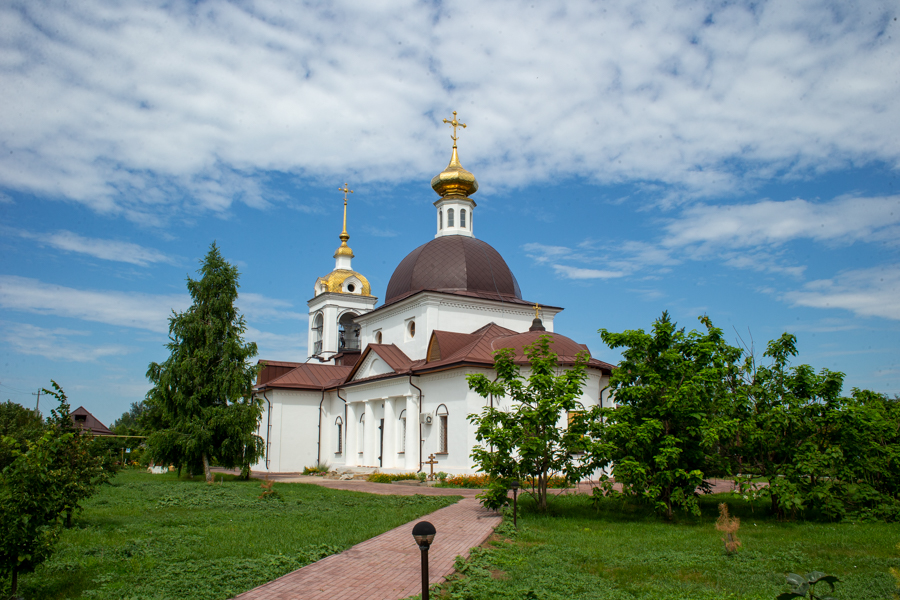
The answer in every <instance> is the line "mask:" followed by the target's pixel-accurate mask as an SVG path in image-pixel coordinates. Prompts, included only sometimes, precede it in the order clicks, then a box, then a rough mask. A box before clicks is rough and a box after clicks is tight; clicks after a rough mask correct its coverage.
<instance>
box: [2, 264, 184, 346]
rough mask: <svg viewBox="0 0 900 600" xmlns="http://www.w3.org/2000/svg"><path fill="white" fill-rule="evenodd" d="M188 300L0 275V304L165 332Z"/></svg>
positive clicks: (10, 308) (174, 296)
mask: <svg viewBox="0 0 900 600" xmlns="http://www.w3.org/2000/svg"><path fill="white" fill-rule="evenodd" d="M190 303H191V301H190V297H189V296H188V295H186V294H172V295H154V294H141V293H126V292H113V291H108V290H78V289H74V288H69V287H64V286H60V285H53V284H49V283H43V282H41V281H38V280H36V279H30V278H28V277H16V276H12V275H0V307H3V308H6V309H9V310H18V311H24V312H30V313H36V314H42V315H55V316H60V317H70V318H74V319H81V320H84V321H94V322H97V323H106V324H108V325H116V326H124V327H135V328H138V329H146V330H149V331H153V332H161V333H165V332H167V331H168V330H169V326H168V318H169V315H170V314H171V312H172V310H173V309H174V310H185V309H186V308H187V307H188V306H190Z"/></svg>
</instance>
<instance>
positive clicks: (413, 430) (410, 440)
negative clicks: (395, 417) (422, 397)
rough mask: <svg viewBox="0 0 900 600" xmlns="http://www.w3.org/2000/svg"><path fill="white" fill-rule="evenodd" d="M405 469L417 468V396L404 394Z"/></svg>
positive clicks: (414, 469)
mask: <svg viewBox="0 0 900 600" xmlns="http://www.w3.org/2000/svg"><path fill="white" fill-rule="evenodd" d="M405 456H406V469H407V470H409V471H417V470H418V469H419V405H418V396H414V395H413V394H408V395H407V396H406V454H405Z"/></svg>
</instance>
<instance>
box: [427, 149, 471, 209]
mask: <svg viewBox="0 0 900 600" xmlns="http://www.w3.org/2000/svg"><path fill="white" fill-rule="evenodd" d="M431 187H432V188H434V191H435V192H437V193H438V194H439V195H440V196H441V197H442V198H446V197H447V196H464V197H468V196H469V194H474V193H475V192H477V191H478V182H477V181H476V180H475V176H474V175H472V174H471V173H470V172H468V171H466V170H465V169H464V168H463V166H462V165H461V164H459V156H458V155H457V153H456V144H455V143H454V145H453V154H452V155H451V157H450V164H449V165H447V168H446V169H444V170H443V171H441V172H440V173H439V174H437V175H435V176H434V179H432V180H431Z"/></svg>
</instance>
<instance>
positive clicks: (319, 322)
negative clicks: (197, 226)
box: [312, 313, 325, 356]
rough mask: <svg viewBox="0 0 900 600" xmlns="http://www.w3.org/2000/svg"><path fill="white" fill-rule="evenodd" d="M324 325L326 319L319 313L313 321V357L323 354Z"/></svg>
mask: <svg viewBox="0 0 900 600" xmlns="http://www.w3.org/2000/svg"><path fill="white" fill-rule="evenodd" d="M324 325H325V319H324V318H323V317H322V313H319V314H318V315H316V318H315V320H314V321H313V351H312V355H313V356H318V355H319V354H322V329H323V327H324Z"/></svg>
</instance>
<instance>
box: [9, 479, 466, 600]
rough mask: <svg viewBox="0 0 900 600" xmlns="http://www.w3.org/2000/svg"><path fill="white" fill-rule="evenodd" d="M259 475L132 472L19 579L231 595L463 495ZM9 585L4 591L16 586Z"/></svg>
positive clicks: (38, 589)
mask: <svg viewBox="0 0 900 600" xmlns="http://www.w3.org/2000/svg"><path fill="white" fill-rule="evenodd" d="M273 489H274V490H275V491H277V492H278V495H280V499H264V500H260V499H259V498H258V497H259V495H260V494H261V493H262V492H263V491H264V490H262V489H261V488H260V482H259V481H249V482H241V481H236V480H234V478H231V477H228V476H226V479H225V482H224V484H216V485H211V486H210V485H206V484H205V483H204V482H203V481H202V478H199V477H198V478H196V479H194V480H192V481H191V480H185V479H182V480H178V479H177V478H176V477H175V475H174V474H167V475H149V474H147V473H144V472H138V471H125V472H122V473H120V474H119V475H117V476H116V477H115V478H114V479H113V481H112V482H111V485H107V486H103V487H102V488H101V490H100V491H99V492H98V493H97V494H96V495H95V496H94V497H93V498H91V499H90V500H89V501H87V502H85V503H84V509H85V510H84V512H83V513H81V515H80V516H79V517H78V518H77V520H76V523H75V526H74V527H73V528H72V529H70V530H66V531H65V532H64V533H63V535H62V538H61V540H60V543H59V545H58V546H57V550H56V553H55V554H54V555H53V557H52V558H51V559H50V560H49V561H47V562H46V563H45V564H44V565H42V566H40V567H39V568H38V569H37V571H35V572H34V573H32V574H29V575H25V576H23V577H22V578H20V582H19V583H20V585H19V592H20V594H21V595H22V596H24V597H25V598H27V599H29V600H31V599H33V598H39V599H62V598H102V599H104V600H105V599H110V600H126V599H135V600H137V599H140V600H163V599H173V600H174V599H178V600H182V599H185V598H191V599H193V600H200V599H210V600H212V599H218V598H223V599H224V598H231V597H232V596H234V595H235V594H238V593H240V592H243V591H245V590H248V589H251V588H253V587H255V586H257V585H261V584H263V583H265V582H267V581H270V580H272V579H274V578H276V577H280V576H281V575H284V574H285V573H288V572H290V571H292V570H294V569H297V568H299V567H301V566H303V565H305V564H308V563H310V562H314V561H315V560H318V559H319V558H322V557H324V556H327V555H329V554H333V553H335V552H340V551H343V550H345V549H346V548H349V547H350V546H352V545H354V544H357V543H359V542H361V541H363V540H366V539H368V538H371V537H373V536H376V535H378V534H381V533H383V532H385V531H387V530H389V529H392V528H394V527H397V526H399V525H402V524H403V523H406V522H408V521H411V520H413V519H415V518H417V517H420V516H422V515H425V514H427V513H430V512H432V511H434V510H437V509H439V508H442V507H444V506H447V505H449V504H452V503H453V502H455V501H456V500H458V499H459V498H458V497H439V496H438V497H435V496H418V495H417V496H376V495H372V494H363V493H358V492H347V491H341V490H329V489H326V488H323V487H319V486H315V485H304V484H299V483H276V484H274V488H273ZM7 586H8V581H4V582H3V584H2V585H0V597H6V596H5V595H2V594H3V592H8V589H7Z"/></svg>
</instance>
